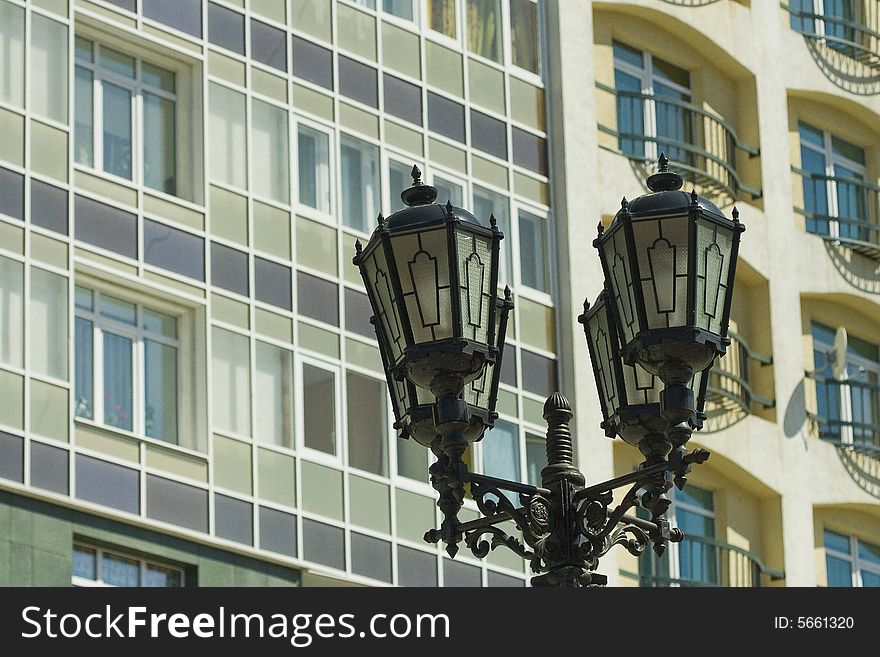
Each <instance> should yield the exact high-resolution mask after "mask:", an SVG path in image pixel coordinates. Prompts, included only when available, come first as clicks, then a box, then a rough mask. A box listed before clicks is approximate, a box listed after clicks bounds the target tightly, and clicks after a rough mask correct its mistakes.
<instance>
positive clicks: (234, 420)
mask: <svg viewBox="0 0 880 657" xmlns="http://www.w3.org/2000/svg"><path fill="white" fill-rule="evenodd" d="M212 336H213V348H212V354H213V356H212V361H211V384H212V385H211V388H212V390H213V397H212V401H213V411H212V414H213V419H214V427H215V428H216V429H219V430H221V431H228V432H231V433H236V434H239V435H242V436H250V435H251V402H250V399H251V374H250V370H251V359H250V341H249V340H248V339H247V337H245V336H243V335H239V334H238V333H233V332H231V331H227V330H225V329H221V328H217V327H214V331H213V333H212Z"/></svg>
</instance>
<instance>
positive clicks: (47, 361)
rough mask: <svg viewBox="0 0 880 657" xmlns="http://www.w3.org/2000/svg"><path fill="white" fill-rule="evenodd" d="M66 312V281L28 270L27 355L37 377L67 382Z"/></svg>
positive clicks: (44, 272) (53, 275)
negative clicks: (29, 278) (38, 375)
mask: <svg viewBox="0 0 880 657" xmlns="http://www.w3.org/2000/svg"><path fill="white" fill-rule="evenodd" d="M68 308H69V306H68V301H67V277H66V276H62V275H60V274H54V273H52V272H49V271H46V270H44V269H39V268H37V267H31V294H30V308H29V316H28V323H27V326H28V329H27V330H28V353H29V356H30V367H31V369H32V370H33V371H34V372H36V373H37V374H42V375H43V376H52V377H55V378H56V379H64V380H66V379H67V340H68V331H67V321H68V320H67V309H68Z"/></svg>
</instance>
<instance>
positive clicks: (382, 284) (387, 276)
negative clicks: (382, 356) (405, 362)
mask: <svg viewBox="0 0 880 657" xmlns="http://www.w3.org/2000/svg"><path fill="white" fill-rule="evenodd" d="M363 267H364V271H365V272H366V281H365V284H366V286H367V293H368V294H369V295H370V298H371V299H372V303H373V309H374V310H375V312H376V321H377V322H378V327H379V329H380V330H381V331H382V334H383V336H384V340H385V343H386V345H387V347H388V350H389V357H390V358H391V360H392V361H393V362H392V363H391V364H392V365H393V364H394V363H396V362H397V361H398V360H399V359H400V356H401V354H403V349H404V347H405V346H406V341H405V338H404V334H403V326H402V325H401V321H400V312H399V308H398V307H397V301H396V300H395V295H394V292H393V285H392V281H391V272H390V271H389V268H388V263H387V261H386V258H385V251H384V249H383V248H382V245H381V244H380V245H379V246H378V248H375V249H373V251H371V252H370V254H369V255H368V256H367V257H366V258H365V259H364V264H363Z"/></svg>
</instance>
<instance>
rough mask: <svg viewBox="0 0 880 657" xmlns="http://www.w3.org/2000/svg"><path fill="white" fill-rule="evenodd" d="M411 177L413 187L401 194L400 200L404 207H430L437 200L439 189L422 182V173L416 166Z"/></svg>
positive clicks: (411, 172)
mask: <svg viewBox="0 0 880 657" xmlns="http://www.w3.org/2000/svg"><path fill="white" fill-rule="evenodd" d="M410 175H411V176H412V179H413V184H412V187H410V188H408V189H405V190H403V191H402V192H400V200H401V201H403V204H404V205H406V206H407V207H410V208H411V207H413V206H414V205H430V204H431V203H433V202H434V201H436V200H437V188H436V187H434V186H433V185H426V184H425V183H423V182H422V172H421V170H420V169H419V167H418V166H416V165H415V164H413V168H412V171H410Z"/></svg>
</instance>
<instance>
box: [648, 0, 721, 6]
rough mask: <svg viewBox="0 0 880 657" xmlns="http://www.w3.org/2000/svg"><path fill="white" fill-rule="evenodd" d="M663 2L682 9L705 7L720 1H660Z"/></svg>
mask: <svg viewBox="0 0 880 657" xmlns="http://www.w3.org/2000/svg"><path fill="white" fill-rule="evenodd" d="M662 1H663V2H665V3H667V4H670V5H680V6H682V7H705V6H706V5H713V4H715V3H716V2H720V1H721V0H662Z"/></svg>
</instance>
